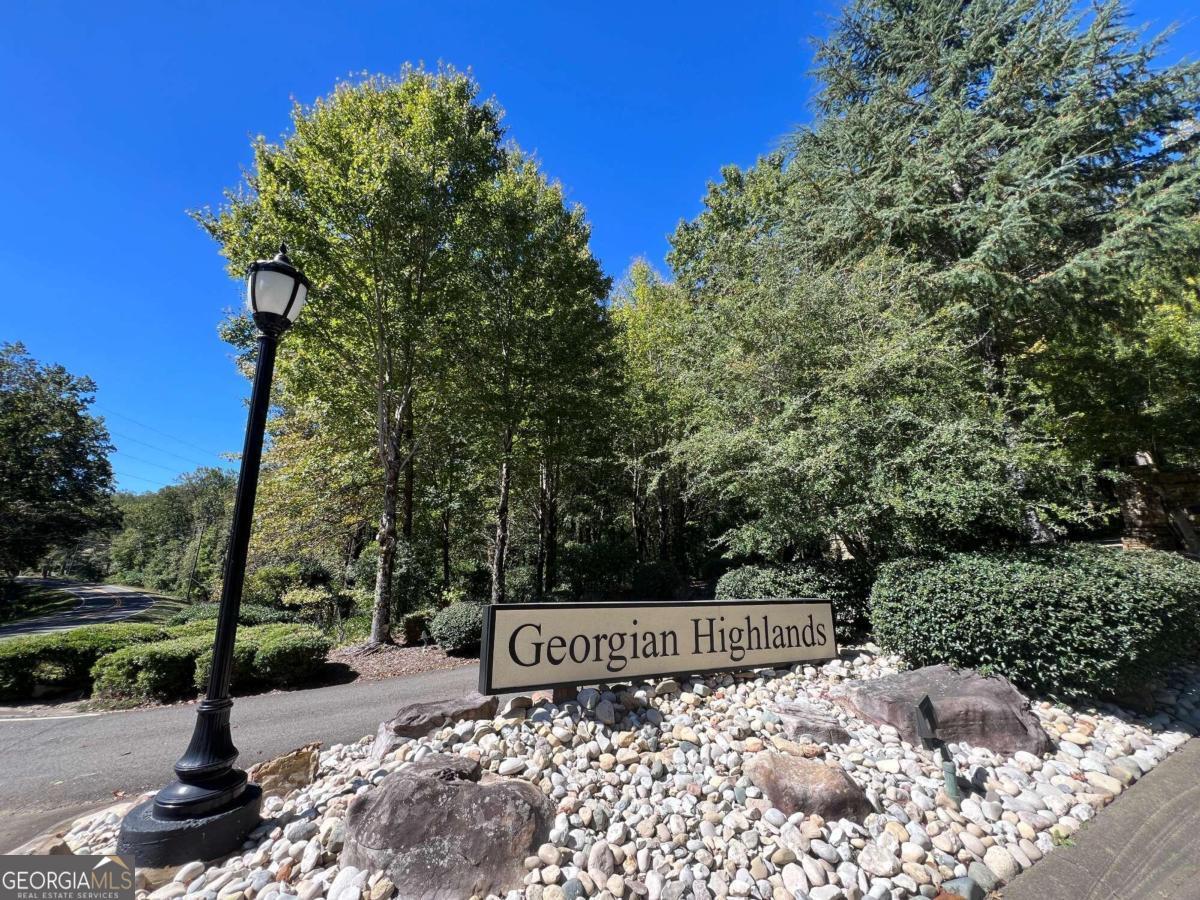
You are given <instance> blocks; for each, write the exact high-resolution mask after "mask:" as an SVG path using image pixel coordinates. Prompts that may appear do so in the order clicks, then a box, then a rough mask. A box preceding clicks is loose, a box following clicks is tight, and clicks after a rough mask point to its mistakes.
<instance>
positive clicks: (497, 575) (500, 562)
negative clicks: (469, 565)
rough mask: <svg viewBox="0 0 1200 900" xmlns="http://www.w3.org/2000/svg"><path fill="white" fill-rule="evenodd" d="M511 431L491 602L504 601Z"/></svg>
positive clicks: (502, 480)
mask: <svg viewBox="0 0 1200 900" xmlns="http://www.w3.org/2000/svg"><path fill="white" fill-rule="evenodd" d="M512 443H513V440H512V430H511V429H508V428H506V429H505V430H504V438H503V444H502V447H501V449H502V455H501V461H500V484H499V502H498V503H497V504H496V546H495V551H494V553H493V556H492V602H493V603H503V602H504V600H505V584H504V567H505V564H506V563H507V561H508V490H509V487H510V486H511V483H512V459H511V457H512Z"/></svg>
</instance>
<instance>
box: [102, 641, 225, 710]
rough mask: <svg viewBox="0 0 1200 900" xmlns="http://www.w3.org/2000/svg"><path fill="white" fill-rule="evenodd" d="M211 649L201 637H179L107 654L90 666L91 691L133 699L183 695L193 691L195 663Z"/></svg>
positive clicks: (174, 697) (165, 697)
mask: <svg viewBox="0 0 1200 900" xmlns="http://www.w3.org/2000/svg"><path fill="white" fill-rule="evenodd" d="M210 646H211V641H209V640H205V639H204V638H202V637H182V638H174V639H172V640H166V641H155V642H153V643H149V644H136V645H134V646H131V647H126V648H124V649H123V650H117V651H115V652H113V653H109V654H108V655H107V656H103V657H101V658H100V659H99V660H98V661H97V662H96V664H95V666H93V667H92V691H93V693H94V694H95V695H96V696H98V697H122V698H130V699H135V700H174V699H177V698H179V697H183V696H186V695H187V694H189V693H191V691H193V690H194V689H195V683H196V660H197V659H198V658H199V657H200V656H201V655H202V654H203V653H204V652H205V651H206V650H208V649H209V647H210Z"/></svg>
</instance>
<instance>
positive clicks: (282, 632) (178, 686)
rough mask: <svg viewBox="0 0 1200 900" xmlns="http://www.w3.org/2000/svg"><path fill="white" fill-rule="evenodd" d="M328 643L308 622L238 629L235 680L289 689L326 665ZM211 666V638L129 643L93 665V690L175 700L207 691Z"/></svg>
mask: <svg viewBox="0 0 1200 900" xmlns="http://www.w3.org/2000/svg"><path fill="white" fill-rule="evenodd" d="M330 646H331V644H330V641H329V639H328V638H327V637H325V636H324V635H323V634H321V633H320V632H319V631H317V630H315V629H313V628H309V627H307V626H304V625H294V624H291V625H288V624H282V625H281V624H275V625H260V626H257V627H252V628H244V629H242V630H240V631H239V633H238V640H237V643H236V644H235V647H234V662H233V681H232V683H233V684H234V685H236V686H238V687H242V688H245V687H247V686H250V685H255V684H265V685H270V686H273V687H286V686H289V685H293V684H297V683H300V682H303V681H306V680H309V679H310V678H312V677H313V676H314V675H315V674H316V673H318V672H319V671H320V670H321V668H322V667H323V666H324V664H325V657H326V655H327V654H328V653H329V649H330ZM211 666H212V636H211V635H203V636H202V635H184V636H173V637H170V638H169V639H167V640H162V641H156V642H154V643H148V644H141V645H137V646H130V647H125V648H124V649H121V650H117V651H116V652H113V653H109V654H108V655H107V656H103V657H101V658H100V659H99V661H98V662H97V663H96V664H95V666H94V667H93V668H92V673H91V674H92V679H93V692H94V693H95V694H96V695H97V696H101V697H124V698H132V699H136V700H172V699H176V698H178V697H183V696H187V695H188V694H190V693H191V692H192V691H194V690H203V689H204V687H205V686H206V685H207V683H208V677H209V674H210V670H211Z"/></svg>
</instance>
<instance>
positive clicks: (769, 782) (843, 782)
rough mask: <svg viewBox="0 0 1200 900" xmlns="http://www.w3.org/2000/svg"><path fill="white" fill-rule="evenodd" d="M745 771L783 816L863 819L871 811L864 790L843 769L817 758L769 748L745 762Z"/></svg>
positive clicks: (751, 781) (752, 782)
mask: <svg viewBox="0 0 1200 900" xmlns="http://www.w3.org/2000/svg"><path fill="white" fill-rule="evenodd" d="M744 771H745V773H746V776H747V777H748V778H749V779H750V783H751V784H753V785H754V786H755V787H756V788H758V789H759V790H761V791H762V792H763V793H764V794H766V796H767V799H768V800H769V801H770V802H771V805H772V806H774V807H775V808H776V809H778V810H779V811H780V812H782V813H784V814H785V815H789V816H790V815H791V814H792V813H796V812H802V813H807V814H810V815H811V814H812V813H816V814H817V815H819V816H821V817H822V818H825V819H855V820H858V821H862V819H863V817H864V816H866V815H867V814H868V813H869V812H871V804H870V802H869V801H868V800H867V795H866V794H865V793H864V792H863V789H862V788H861V787H859V786H858V785H857V784H855V782H854V781H853V780H852V779H851V778H850V776H849V775H847V774H846V773H845V772H844V771H843V770H842V769H840V768H837V767H835V766H830V765H827V764H825V763H824V762H822V761H820V760H815V759H804V758H803V757H799V756H790V755H787V754H783V753H774V752H772V751H768V752H766V753H759V754H758V755H757V756H755V757H754V758H753V759H751V760H750V761H749V762H748V763H746V766H745V769H744Z"/></svg>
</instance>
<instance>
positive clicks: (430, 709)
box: [372, 691, 499, 761]
mask: <svg viewBox="0 0 1200 900" xmlns="http://www.w3.org/2000/svg"><path fill="white" fill-rule="evenodd" d="M498 703H499V700H498V699H497V698H496V697H485V696H484V695H483V694H479V693H476V692H474V691H472V692H471V693H470V694H467V696H465V697H455V698H453V699H449V700H430V701H428V702H426V703H410V704H409V705H408V706H402V707H401V708H400V709H399V711H397V713H396V715H394V716H393V717H392V718H391V719H389V720H388V721H386V722H381V723H380V725H379V733H378V734H376V736H375V747H374V749H373V751H372V758H373V759H374V760H376V761H379V760H381V759H383V758H384V757H385V756H387V755H388V754H389V753H391V752H392V751H393V750H395V749H396V747H398V746H399V745H400V743H401V741H402V740H404V739H405V738H419V737H424V736H425V735H426V734H428V733H429V732H430V731H432V730H433V729H435V728H441V727H442V726H443V725H452V724H454V723H455V722H462V721H463V720H466V719H471V720H476V719H491V718H492V717H494V716H495V715H496V707H497V705H498Z"/></svg>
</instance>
